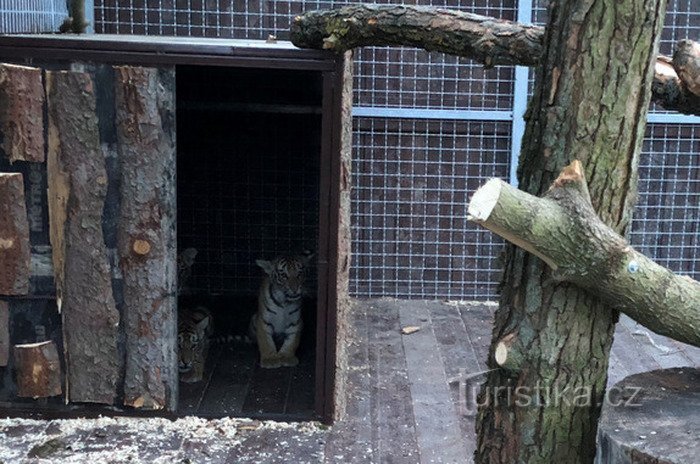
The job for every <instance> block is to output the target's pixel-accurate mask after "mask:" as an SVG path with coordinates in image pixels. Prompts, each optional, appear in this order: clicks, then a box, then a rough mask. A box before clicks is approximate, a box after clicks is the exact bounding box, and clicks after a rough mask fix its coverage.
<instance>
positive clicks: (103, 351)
mask: <svg viewBox="0 0 700 464" xmlns="http://www.w3.org/2000/svg"><path fill="white" fill-rule="evenodd" d="M46 81H47V93H48V103H49V104H48V108H49V159H48V166H47V168H48V187H49V195H48V198H49V216H50V229H51V244H52V247H53V255H54V256H53V257H54V271H55V273H56V288H57V294H58V304H59V309H60V310H61V312H62V315H63V333H64V339H65V343H64V346H65V352H66V367H67V374H68V375H67V377H68V381H67V388H66V390H67V393H68V395H67V396H68V399H69V400H70V401H74V402H94V403H103V404H113V403H114V399H115V397H116V396H117V382H118V380H119V375H120V372H121V370H122V363H121V356H120V355H119V351H118V348H117V338H118V336H119V312H118V311H117V308H116V304H115V301H114V295H113V293H112V277H111V272H110V267H109V260H108V257H107V247H106V246H105V240H104V235H103V229H102V211H103V209H104V205H105V197H106V195H107V174H106V170H105V160H104V156H103V154H102V150H101V148H100V139H99V128H98V121H97V112H96V111H97V109H96V105H97V103H96V102H97V100H96V93H95V85H94V82H93V80H92V77H91V76H90V75H89V74H87V73H82V72H72V71H59V72H53V71H49V72H47V75H46Z"/></svg>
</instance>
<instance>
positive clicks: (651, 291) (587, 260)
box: [469, 161, 700, 346]
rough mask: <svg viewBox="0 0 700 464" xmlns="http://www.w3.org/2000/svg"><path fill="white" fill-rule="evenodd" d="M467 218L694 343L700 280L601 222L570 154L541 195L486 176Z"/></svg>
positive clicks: (660, 329)
mask: <svg viewBox="0 0 700 464" xmlns="http://www.w3.org/2000/svg"><path fill="white" fill-rule="evenodd" d="M469 219H470V220H472V221H475V222H477V223H479V224H481V225H483V226H484V227H486V228H487V229H489V230H491V231H492V232H495V233H496V234H498V235H500V236H501V237H503V238H505V239H506V240H508V241H510V242H512V243H513V244H515V245H517V246H519V247H521V248H523V249H525V250H527V251H529V252H531V253H533V254H534V255H536V256H538V257H540V258H541V259H542V260H543V261H545V262H546V263H547V264H548V265H549V266H550V267H551V268H552V269H553V270H555V276H556V277H557V279H558V280H561V281H568V282H571V283H574V284H577V285H579V286H581V287H583V288H586V289H588V290H591V291H594V292H595V293H596V295H599V296H601V297H602V298H603V299H605V300H606V302H607V303H608V304H609V305H610V306H613V307H616V308H619V309H620V310H622V311H623V312H625V313H626V314H627V315H629V316H630V317H632V318H633V319H635V320H636V321H638V322H640V323H642V324H644V325H645V326H647V327H648V328H650V329H652V330H654V331H655V332H657V333H660V334H662V335H666V336H669V337H671V338H674V339H676V340H679V341H682V342H684V343H689V344H692V345H695V346H700V283H698V282H696V281H695V280H693V279H690V278H689V277H686V276H678V275H675V274H673V273H672V272H671V271H669V270H668V269H666V268H664V267H662V266H659V265H658V264H656V263H655V262H653V261H652V260H651V259H649V258H647V257H646V256H644V255H643V254H641V253H639V252H637V251H636V250H634V249H633V248H632V247H631V246H629V244H628V243H627V241H626V240H625V239H624V238H623V237H621V236H620V235H618V234H617V233H615V231H613V230H612V229H611V228H610V227H608V226H607V225H605V224H604V223H603V222H602V221H601V220H600V219H599V218H598V216H597V215H596V213H595V211H594V210H593V207H592V206H591V203H590V198H589V196H588V188H587V186H586V180H585V177H584V176H583V169H582V168H581V165H580V163H578V161H574V163H572V164H571V165H570V166H568V167H567V168H565V169H564V170H563V171H562V173H561V175H560V176H559V177H558V178H557V180H556V181H555V182H554V183H553V185H552V187H551V188H550V190H549V191H548V192H547V194H546V195H545V197H544V198H538V197H535V196H532V195H529V194H527V193H525V192H522V191H520V190H517V189H516V188H514V187H512V186H510V185H508V184H506V183H505V182H503V181H502V180H500V179H491V180H490V181H488V182H487V183H486V184H485V185H484V186H482V187H481V188H479V189H478V190H477V191H476V192H475V193H474V195H473V196H472V199H471V202H470V204H469Z"/></svg>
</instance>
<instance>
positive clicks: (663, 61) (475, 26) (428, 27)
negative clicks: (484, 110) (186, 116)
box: [291, 5, 700, 116]
mask: <svg viewBox="0 0 700 464" xmlns="http://www.w3.org/2000/svg"><path fill="white" fill-rule="evenodd" d="M291 39H292V42H293V43H294V44H295V45H296V46H298V47H303V48H317V49H321V48H323V49H328V50H334V51H336V52H343V51H345V50H350V49H353V48H357V47H365V46H386V45H408V46H413V47H419V48H423V49H425V50H428V51H440V52H443V53H447V54H450V55H457V56H462V57H466V58H471V59H474V60H477V61H479V62H480V63H482V64H484V65H485V66H494V65H521V66H535V65H536V64H537V63H539V61H540V58H541V56H542V51H543V50H542V44H543V41H544V28H543V27H539V26H533V25H526V24H520V23H517V22H513V21H506V20H501V19H495V18H490V17H486V16H479V15H475V14H470V13H464V12H461V11H454V10H445V9H438V8H430V7H418V6H398V5H354V6H347V7H343V8H338V9H334V10H321V11H311V12H308V13H305V14H303V15H301V16H297V17H296V18H294V21H293V22H292V29H291ZM685 42H689V41H685ZM691 43H692V42H691ZM696 45H697V44H696ZM696 50H697V48H696ZM684 56H687V55H684ZM671 63H672V60H671V59H670V58H667V57H663V56H660V57H659V59H658V60H657V66H656V73H655V76H654V82H653V85H652V101H654V102H656V103H658V104H659V105H661V106H663V107H664V108H666V109H668V110H673V111H678V112H681V113H685V114H693V115H698V116H700V97H699V96H698V95H696V94H694V93H693V92H691V91H689V90H688V88H687V87H686V85H685V84H684V82H690V81H693V82H697V83H699V84H698V85H700V78H699V76H698V74H697V67H696V68H695V69H696V71H695V74H694V75H693V77H690V78H688V80H686V79H681V78H679V73H677V71H676V69H675V68H674V66H673V65H671ZM676 63H677V60H674V61H673V64H676Z"/></svg>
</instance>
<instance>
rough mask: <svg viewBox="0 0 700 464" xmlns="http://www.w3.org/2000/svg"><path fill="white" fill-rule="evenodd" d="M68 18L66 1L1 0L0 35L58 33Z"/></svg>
mask: <svg viewBox="0 0 700 464" xmlns="http://www.w3.org/2000/svg"><path fill="white" fill-rule="evenodd" d="M66 16H68V9H67V7H66V1H65V0H0V33H3V34H13V33H37V32H56V31H58V28H59V27H60V25H61V23H62V22H63V20H64V19H66Z"/></svg>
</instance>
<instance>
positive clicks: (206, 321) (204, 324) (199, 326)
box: [197, 316, 209, 332]
mask: <svg viewBox="0 0 700 464" xmlns="http://www.w3.org/2000/svg"><path fill="white" fill-rule="evenodd" d="M207 327H209V316H205V317H203V318H202V320H201V321H198V322H197V330H199V331H202V332H204V331H205V330H206V329H207Z"/></svg>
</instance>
